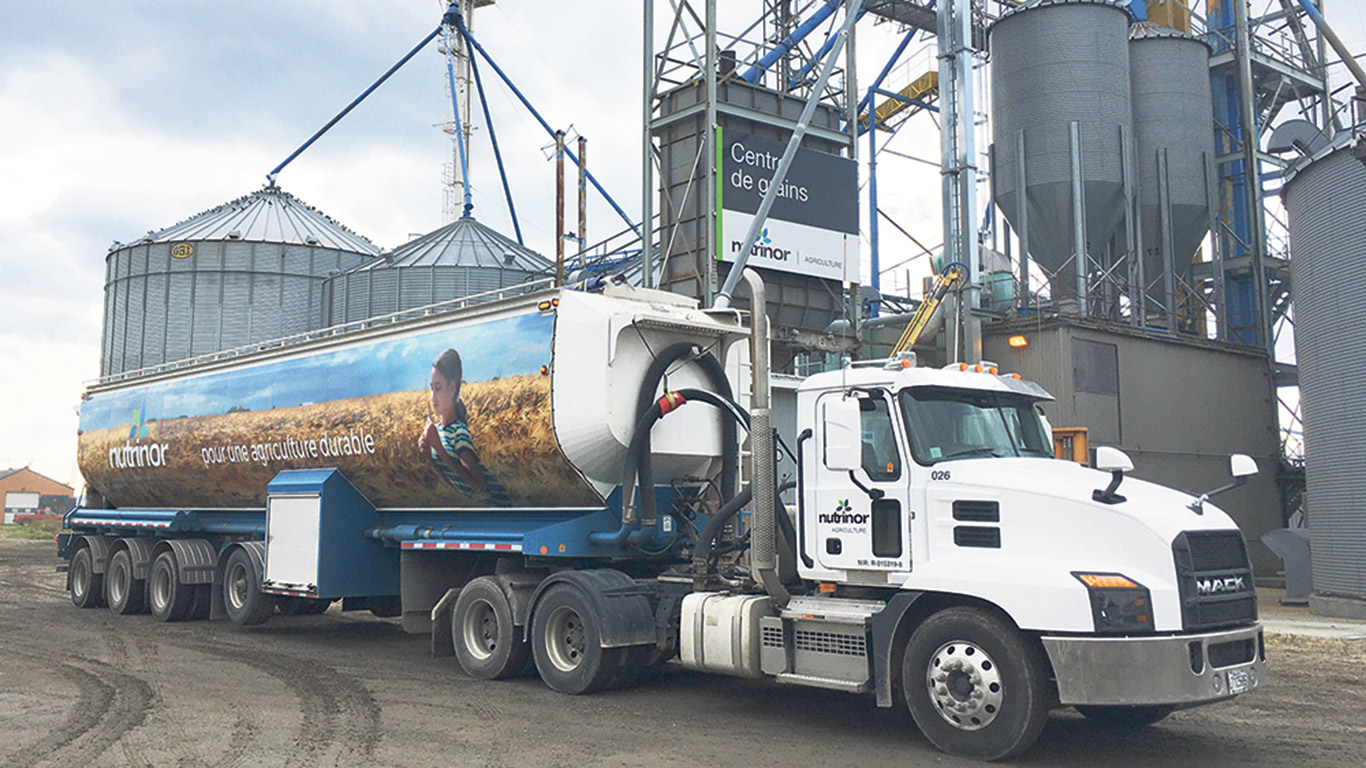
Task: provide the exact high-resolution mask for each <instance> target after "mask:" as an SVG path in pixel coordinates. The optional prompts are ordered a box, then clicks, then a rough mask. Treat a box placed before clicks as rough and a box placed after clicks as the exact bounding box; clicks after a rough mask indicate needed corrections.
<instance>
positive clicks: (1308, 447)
mask: <svg viewBox="0 0 1366 768" xmlns="http://www.w3.org/2000/svg"><path fill="white" fill-rule="evenodd" d="M1351 138H1352V137H1351V135H1350V134H1349V133H1343V134H1341V135H1340V136H1339V137H1338V139H1337V140H1336V141H1334V142H1332V143H1331V144H1329V145H1328V146H1327V147H1325V148H1323V149H1322V150H1320V151H1319V152H1317V153H1316V154H1315V155H1314V157H1313V158H1311V159H1310V160H1309V161H1308V162H1306V163H1304V164H1302V165H1300V166H1299V167H1297V168H1294V169H1293V170H1292V171H1291V172H1290V175H1289V176H1288V179H1287V181H1286V183H1285V187H1284V193H1283V195H1284V199H1285V207H1286V212H1287V214H1288V215H1289V218H1290V253H1291V259H1290V273H1291V280H1292V281H1293V282H1294V285H1295V353H1296V357H1297V360H1298V363H1299V372H1300V377H1299V379H1300V403H1301V407H1302V408H1303V416H1304V452H1305V475H1306V480H1307V482H1308V491H1307V496H1306V499H1305V511H1306V516H1307V518H1308V521H1309V532H1310V544H1311V551H1312V557H1313V563H1314V592H1315V596H1314V597H1313V598H1311V599H1310V606H1311V607H1313V608H1314V609H1315V611H1316V612H1323V613H1337V614H1338V615H1352V614H1351V613H1340V612H1338V611H1336V610H1334V608H1333V606H1332V603H1333V602H1334V600H1333V599H1334V598H1349V599H1354V600H1353V601H1352V602H1353V603H1355V604H1356V610H1355V611H1353V612H1352V613H1354V614H1355V615H1360V612H1361V610H1362V604H1360V603H1356V601H1357V600H1364V599H1366V493H1363V491H1362V478H1363V477H1366V439H1363V435H1366V270H1363V269H1362V265H1363V262H1364V261H1366V166H1363V165H1362V161H1361V160H1359V159H1358V158H1356V157H1354V156H1353V152H1352V146H1351V145H1352V142H1351ZM1316 603H1317V604H1318V605H1316Z"/></svg>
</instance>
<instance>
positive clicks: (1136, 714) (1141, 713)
mask: <svg viewBox="0 0 1366 768" xmlns="http://www.w3.org/2000/svg"><path fill="white" fill-rule="evenodd" d="M1077 711H1078V712H1080V713H1082V714H1083V715H1085V716H1086V719H1087V720H1094V721H1096V722H1097V723H1100V724H1101V725H1104V726H1107V727H1110V728H1116V729H1124V730H1128V729H1138V728H1143V727H1145V726H1149V725H1152V724H1153V723H1156V722H1158V721H1160V720H1162V719H1163V718H1165V717H1166V716H1167V715H1170V714H1171V713H1172V712H1173V711H1174V710H1173V708H1172V707H1167V706H1152V707H1123V706H1114V707H1087V706H1079V707H1077Z"/></svg>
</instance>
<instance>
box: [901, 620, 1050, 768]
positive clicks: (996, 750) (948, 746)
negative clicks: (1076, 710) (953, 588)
mask: <svg viewBox="0 0 1366 768" xmlns="http://www.w3.org/2000/svg"><path fill="white" fill-rule="evenodd" d="M901 681H902V687H903V689H904V690H905V693H906V704H907V707H908V708H909V709H910V711H911V717H912V718H913V719H914V720H915V724H916V725H917V726H918V727H919V728H920V731H921V733H924V734H925V737H926V738H928V739H929V740H930V742H932V743H933V744H934V745H935V746H936V747H938V748H940V749H941V750H943V751H945V752H948V753H949V754H953V755H962V756H964V757H972V758H976V759H978V760H1000V759H1002V758H1006V757H1010V756H1012V755H1017V754H1019V753H1021V752H1023V751H1024V750H1026V749H1028V748H1029V747H1030V746H1031V745H1033V744H1034V742H1035V741H1036V740H1037V739H1038V738H1039V733H1040V732H1042V731H1043V726H1044V723H1045V722H1047V720H1048V707H1049V700H1050V697H1049V680H1048V674H1047V666H1046V664H1045V661H1044V659H1043V652H1042V649H1039V648H1036V647H1034V646H1033V645H1031V644H1030V643H1028V642H1027V641H1026V640H1025V638H1023V637H1022V636H1021V635H1020V633H1019V631H1018V630H1017V629H1015V627H1013V626H1011V625H1010V624H1008V623H1006V622H1005V621H1002V620H1001V619H999V618H997V617H996V616H995V615H993V614H991V613H988V612H986V611H984V610H980V609H977V608H948V609H946V610H943V611H940V612H939V613H936V614H934V615H933V616H930V617H929V618H928V619H926V620H925V621H924V622H923V623H921V625H920V626H919V627H917V628H916V630H915V632H914V633H913V634H912V635H911V639H910V642H908V643H907V644H906V651H905V654H904V655H903V657H902V664H901Z"/></svg>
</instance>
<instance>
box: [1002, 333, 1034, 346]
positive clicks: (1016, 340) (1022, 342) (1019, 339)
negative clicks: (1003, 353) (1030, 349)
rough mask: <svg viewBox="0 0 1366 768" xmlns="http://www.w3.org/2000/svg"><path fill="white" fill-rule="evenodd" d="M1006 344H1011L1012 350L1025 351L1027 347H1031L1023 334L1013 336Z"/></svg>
mask: <svg viewBox="0 0 1366 768" xmlns="http://www.w3.org/2000/svg"><path fill="white" fill-rule="evenodd" d="M1006 343H1007V344H1009V345H1010V346H1011V348H1012V349H1024V348H1025V347H1027V346H1029V339H1028V338H1026V337H1025V336H1024V335H1023V334H1019V333H1017V334H1015V335H1014V336H1011V337H1010V338H1008V339H1006Z"/></svg>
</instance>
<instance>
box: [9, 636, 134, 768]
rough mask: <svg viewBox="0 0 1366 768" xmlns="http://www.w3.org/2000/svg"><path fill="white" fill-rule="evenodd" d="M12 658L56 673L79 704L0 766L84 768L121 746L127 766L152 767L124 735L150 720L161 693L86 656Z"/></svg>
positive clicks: (16, 652)
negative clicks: (70, 687)
mask: <svg viewBox="0 0 1366 768" xmlns="http://www.w3.org/2000/svg"><path fill="white" fill-rule="evenodd" d="M5 652H6V653H7V654H12V655H18V656H24V657H26V658H29V659H32V660H34V661H36V662H38V663H39V664H41V665H42V666H43V667H44V668H47V669H53V670H55V671H56V672H57V674H59V675H61V676H62V677H64V678H66V680H67V681H68V682H69V683H71V684H72V685H73V686H74V687H75V688H76V692H77V693H76V701H75V704H74V705H73V706H72V708H71V710H70V712H69V713H68V714H67V717H66V719H65V721H64V722H63V723H62V724H61V725H60V726H58V727H56V728H53V729H52V730H50V731H49V732H48V733H47V734H45V735H43V736H41V737H39V738H38V739H37V740H35V741H33V742H32V743H29V744H26V745H25V746H24V747H23V748H22V749H20V750H19V751H18V752H17V753H16V754H15V755H14V756H13V757H11V758H9V759H7V760H6V761H5V762H3V763H0V768H37V767H38V766H53V767H54V768H57V767H64V766H71V767H72V768H84V767H85V766H87V765H89V764H91V763H92V762H94V761H95V759H96V758H98V757H99V756H100V755H103V754H104V753H105V752H106V751H107V750H109V748H110V747H112V746H113V745H114V744H116V743H120V742H122V744H121V746H122V749H123V756H124V762H125V763H127V764H128V765H132V766H148V767H149V768H150V766H151V765H152V763H151V762H150V761H149V760H148V759H147V757H146V755H144V754H143V753H142V750H141V749H140V748H139V747H138V746H137V745H136V744H132V743H130V742H129V741H127V740H125V739H124V736H125V735H126V734H127V733H128V732H130V731H132V730H134V729H136V728H138V727H139V726H141V725H142V724H143V722H144V721H146V719H147V716H148V714H149V713H150V712H151V711H152V708H153V707H154V706H155V704H156V700H157V698H156V695H155V694H154V693H153V692H152V689H151V687H150V686H149V685H148V684H147V683H146V681H144V680H142V679H141V678H138V677H135V676H133V675H129V674H125V673H123V672H120V671H118V670H115V669H110V668H109V667H108V666H107V665H106V664H105V663H104V662H100V661H97V660H95V659H90V658H86V657H83V656H68V657H67V658H69V659H71V661H72V662H74V663H66V662H55V663H54V661H53V660H52V659H49V658H46V657H44V656H42V655H40V654H35V653H30V652H27V651H24V650H22V649H16V648H6V649H5Z"/></svg>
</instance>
